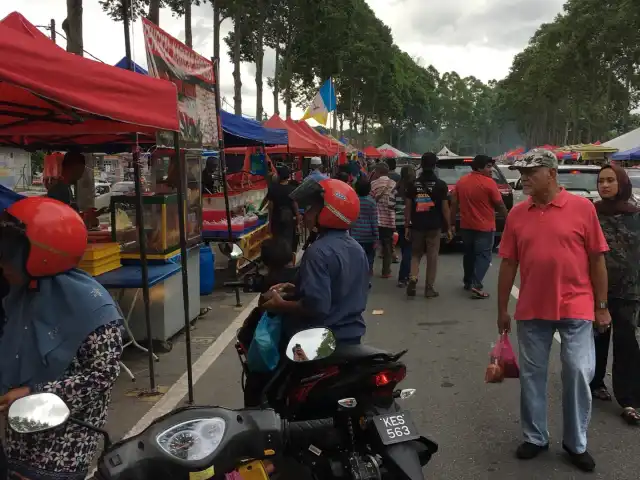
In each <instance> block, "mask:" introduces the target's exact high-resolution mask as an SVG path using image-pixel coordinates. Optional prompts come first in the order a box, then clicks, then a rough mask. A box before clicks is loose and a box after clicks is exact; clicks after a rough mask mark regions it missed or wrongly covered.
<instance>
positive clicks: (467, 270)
mask: <svg viewBox="0 0 640 480" xmlns="http://www.w3.org/2000/svg"><path fill="white" fill-rule="evenodd" d="M494 233H495V232H481V231H479V230H468V229H463V230H462V231H461V232H460V235H461V236H462V244H463V247H464V256H463V257H462V268H463V270H464V277H463V280H462V281H463V282H464V284H465V285H468V286H470V287H471V288H480V289H481V288H482V281H483V280H484V276H485V275H486V274H487V270H489V266H490V265H491V252H492V250H493V236H494Z"/></svg>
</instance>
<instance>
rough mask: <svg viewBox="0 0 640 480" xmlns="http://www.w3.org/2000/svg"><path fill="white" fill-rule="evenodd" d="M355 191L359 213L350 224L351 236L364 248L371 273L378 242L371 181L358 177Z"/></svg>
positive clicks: (376, 216)
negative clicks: (358, 200) (358, 203)
mask: <svg viewBox="0 0 640 480" xmlns="http://www.w3.org/2000/svg"><path fill="white" fill-rule="evenodd" d="M355 191H356V193H357V194H358V197H359V198H360V215H358V219H357V220H356V221H355V222H354V223H353V224H352V225H351V236H352V237H353V238H354V240H356V241H357V242H358V243H359V244H360V246H362V248H363V249H364V251H365V253H366V254H367V259H368V260H369V273H370V274H372V273H373V262H374V260H375V258H376V244H377V243H378V239H379V235H378V207H377V205H376V201H375V200H374V199H373V197H371V195H370V193H371V183H370V182H369V179H367V177H366V176H362V177H360V178H359V179H358V180H357V181H356V184H355Z"/></svg>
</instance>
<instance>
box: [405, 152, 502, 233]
mask: <svg viewBox="0 0 640 480" xmlns="http://www.w3.org/2000/svg"><path fill="white" fill-rule="evenodd" d="M472 161H473V158H471V157H439V158H438V163H437V164H436V175H437V176H438V178H440V179H441V180H443V181H444V182H445V183H446V184H447V186H448V187H449V192H451V191H452V190H453V189H454V187H455V185H456V183H457V182H458V180H459V179H460V178H461V177H462V176H463V175H466V174H467V173H469V172H471V162H472ZM416 174H417V175H420V169H419V168H418V169H417V171H416ZM491 174H492V175H491V176H492V178H493V180H495V182H496V183H497V185H498V190H499V191H500V193H501V194H502V199H503V200H504V204H505V206H506V207H507V210H511V207H513V189H512V188H511V186H510V185H509V182H508V181H507V179H506V178H505V176H504V175H503V174H502V172H501V171H500V169H499V168H498V167H496V166H494V167H493V169H492V170H491ZM505 220H506V218H505V217H504V216H502V215H500V214H499V213H497V212H496V243H497V242H498V241H499V239H500V237H501V236H502V232H503V231H504V224H505ZM459 231H460V215H459V214H458V216H457V219H456V238H455V239H454V240H455V241H459V240H460V237H459V234H458V233H457V232H459Z"/></svg>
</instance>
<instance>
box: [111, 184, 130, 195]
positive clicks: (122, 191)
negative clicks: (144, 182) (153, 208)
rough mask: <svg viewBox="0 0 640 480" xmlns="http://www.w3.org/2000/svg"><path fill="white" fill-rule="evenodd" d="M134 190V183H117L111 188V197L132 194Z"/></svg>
mask: <svg viewBox="0 0 640 480" xmlns="http://www.w3.org/2000/svg"><path fill="white" fill-rule="evenodd" d="M135 189H136V186H135V183H134V182H129V181H125V182H118V183H116V184H114V185H113V187H112V188H111V193H112V195H127V194H130V193H133V192H134V191H135Z"/></svg>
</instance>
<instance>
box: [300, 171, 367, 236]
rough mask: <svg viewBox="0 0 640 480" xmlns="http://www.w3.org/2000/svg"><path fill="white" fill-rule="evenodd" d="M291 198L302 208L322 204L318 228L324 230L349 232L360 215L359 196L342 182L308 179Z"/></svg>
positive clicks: (329, 179) (328, 179) (330, 179)
mask: <svg viewBox="0 0 640 480" xmlns="http://www.w3.org/2000/svg"><path fill="white" fill-rule="evenodd" d="M291 198H292V199H293V200H295V201H296V202H298V206H300V207H301V208H305V207H308V206H310V205H313V204H317V203H321V204H322V205H323V207H322V209H321V210H320V213H319V214H318V226H319V227H323V228H331V229H336V230H348V229H349V228H350V227H351V224H352V223H353V222H355V221H356V219H357V218H358V215H359V214H360V199H359V198H358V195H357V194H356V192H355V190H354V189H353V188H352V187H351V185H349V184H347V183H345V182H343V181H341V180H335V179H332V178H327V179H323V180H320V181H315V180H314V179H312V178H308V179H307V180H305V181H304V182H302V184H301V185H300V186H299V187H298V188H296V189H295V190H294V191H293V193H292V194H291Z"/></svg>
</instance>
